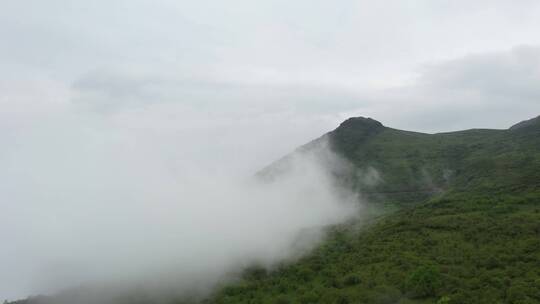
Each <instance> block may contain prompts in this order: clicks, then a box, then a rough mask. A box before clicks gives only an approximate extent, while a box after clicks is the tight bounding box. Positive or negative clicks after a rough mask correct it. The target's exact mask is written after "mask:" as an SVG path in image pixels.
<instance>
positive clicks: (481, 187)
mask: <svg viewBox="0 0 540 304" xmlns="http://www.w3.org/2000/svg"><path fill="white" fill-rule="evenodd" d="M330 138H331V140H332V144H333V146H334V148H335V150H336V151H338V152H339V153H341V154H342V155H344V156H345V157H346V158H347V159H349V160H350V161H351V162H352V163H353V164H354V165H356V166H357V168H358V169H359V171H361V172H365V171H366V170H367V169H366V168H369V167H372V168H376V169H377V170H378V172H379V174H380V177H381V180H382V182H381V183H379V184H377V185H375V186H370V185H369V183H368V184H366V183H365V182H363V180H362V178H358V177H356V176H348V177H345V179H346V180H347V182H349V183H350V184H351V185H352V186H353V187H356V188H357V189H360V190H362V191H363V192H367V193H370V196H371V198H372V200H374V201H376V202H385V201H392V202H394V203H395V204H397V205H399V206H400V209H399V211H397V212H394V213H392V214H388V215H386V216H383V217H381V218H380V219H378V220H377V221H375V222H374V223H373V224H372V225H371V226H370V227H369V228H368V229H363V230H361V231H360V232H358V231H356V229H354V228H352V227H354V226H353V225H343V226H341V227H335V228H334V229H333V230H332V232H331V233H330V236H329V238H328V240H327V241H326V242H325V243H324V244H323V245H322V246H320V247H319V248H318V249H317V250H316V251H315V252H313V253H312V254H311V255H309V256H307V257H305V258H303V259H302V260H300V261H298V262H297V263H295V264H293V265H288V266H283V267H280V268H279V269H277V270H275V271H272V272H271V273H266V272H265V271H263V270H256V271H251V272H248V273H247V274H246V278H245V279H244V280H243V281H242V282H240V283H238V284H237V285H234V286H229V287H226V288H224V289H222V290H221V291H220V292H218V293H217V294H216V295H215V296H214V297H213V298H212V299H211V300H208V302H209V303H540V123H539V121H538V119H536V120H533V121H532V122H529V123H526V124H524V126H523V127H521V128H515V129H512V130H468V131H462V132H452V133H442V134H434V135H429V134H421V133H415V132H406V131H400V130H394V129H390V128H386V127H383V126H382V125H379V124H378V123H377V122H376V121H373V120H366V119H361V118H358V119H353V120H348V121H346V122H345V123H343V124H342V125H341V126H340V128H338V129H336V130H335V131H333V132H331V133H330ZM362 170H363V171H362Z"/></svg>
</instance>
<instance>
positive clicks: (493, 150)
mask: <svg viewBox="0 0 540 304" xmlns="http://www.w3.org/2000/svg"><path fill="white" fill-rule="evenodd" d="M321 141H328V142H329V145H330V147H331V148H332V150H333V151H334V152H336V153H337V154H338V155H341V156H343V157H345V158H346V159H347V160H348V161H349V162H351V163H352V164H353V165H354V167H355V170H345V171H344V172H338V173H337V174H341V176H340V177H341V179H342V180H343V181H344V182H345V183H347V185H348V186H349V187H352V188H353V189H355V190H358V191H359V192H361V193H362V194H363V195H365V196H367V198H369V199H370V200H372V201H378V200H389V201H393V202H396V203H407V202H418V201H421V200H425V199H427V198H430V197H432V196H433V195H434V194H438V193H441V192H445V191H450V190H455V191H494V192H501V193H508V192H514V191H521V190H525V189H527V188H538V187H539V186H540V158H539V154H538V151H539V149H540V117H537V118H534V119H531V120H527V121H523V122H520V123H518V124H516V125H514V126H512V127H511V128H509V129H507V130H491V129H471V130H466V131H458V132H448V133H437V134H426V133H418V132H411V131H403V130H397V129H392V128H388V127H385V126H384V125H383V124H381V123H380V122H378V121H376V120H373V119H371V118H363V117H354V118H349V119H347V120H346V121H344V122H343V123H342V124H341V125H340V126H339V127H338V128H337V129H335V130H334V131H331V132H329V133H327V134H326V135H324V136H323V137H321V138H319V139H316V140H314V141H313V142H311V143H309V144H307V145H304V146H302V147H301V148H299V149H298V150H297V151H296V152H295V153H304V152H306V151H310V150H313V149H316V148H317V147H318V146H319V145H318V143H320V142H321ZM289 157H290V156H289ZM287 159H288V157H285V158H283V159H281V160H280V161H277V162H276V163H274V164H272V165H270V166H269V167H267V168H265V169H264V170H263V171H261V173H259V174H260V175H266V176H279V172H280V171H284V170H286V162H287Z"/></svg>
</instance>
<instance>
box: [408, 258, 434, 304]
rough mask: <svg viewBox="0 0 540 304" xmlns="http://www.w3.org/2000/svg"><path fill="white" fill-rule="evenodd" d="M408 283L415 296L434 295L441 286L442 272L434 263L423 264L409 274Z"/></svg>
mask: <svg viewBox="0 0 540 304" xmlns="http://www.w3.org/2000/svg"><path fill="white" fill-rule="evenodd" d="M406 285H407V290H408V291H409V292H410V294H411V296H413V297H418V298H425V297H433V296H435V295H436V291H437V289H438V288H439V287H440V286H441V274H440V272H439V270H438V269H437V268H436V267H434V266H432V265H422V266H420V267H418V268H416V269H415V270H414V271H413V272H412V273H411V274H410V275H409V277H408V278H407V283H406Z"/></svg>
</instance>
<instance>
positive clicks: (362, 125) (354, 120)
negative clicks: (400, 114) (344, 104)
mask: <svg viewBox="0 0 540 304" xmlns="http://www.w3.org/2000/svg"><path fill="white" fill-rule="evenodd" d="M382 127H384V126H383V124H382V123H380V122H378V121H376V120H375V119H373V118H370V117H351V118H349V119H347V120H345V121H344V122H342V123H341V124H340V125H339V127H338V128H337V129H349V128H353V129H368V130H369V129H379V128H382Z"/></svg>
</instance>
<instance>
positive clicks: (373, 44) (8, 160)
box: [0, 0, 540, 297]
mask: <svg viewBox="0 0 540 304" xmlns="http://www.w3.org/2000/svg"><path fill="white" fill-rule="evenodd" d="M539 32H540V2H539V1H536V0H520V1H509V0H508V1H502V0H500V1H498V0H478V1H458V0H447V1H443V0H424V1H421V0H417V1H389V0H388V1H353V0H339V1H322V0H295V1H290V0H275V1H266V0H264V1H262V0H257V1H253V0H231V1H209V0H197V1H179V0H152V1H149V0H148V1H146V0H125V1H120V0H106V1H105V0H93V1H73V0H48V1H43V0H2V1H1V2H0V145H1V147H2V149H1V151H0V165H1V167H2V168H4V169H3V170H2V171H3V173H2V174H0V182H1V183H2V185H1V186H0V191H1V192H0V206H2V208H3V214H4V217H5V218H4V219H2V216H0V220H2V222H4V223H6V221H4V220H5V219H6V218H8V217H10V216H16V215H21V214H25V213H24V212H23V213H21V212H18V211H17V210H16V207H14V206H21V205H24V202H25V199H22V198H21V197H23V196H18V195H22V194H25V195H26V194H28V197H34V198H35V197H39V195H37V194H35V193H33V192H32V191H33V189H34V188H32V187H34V186H36V185H37V186H40V187H44V188H43V189H47V188H46V187H47V183H42V182H43V181H45V180H48V179H50V176H51V172H53V173H54V174H53V175H54V178H55V181H57V184H58V185H62V184H63V183H65V182H66V181H68V182H71V181H72V180H71V179H73V183H74V184H77V179H76V178H83V180H84V181H85V182H87V183H92V182H96V181H97V182H99V181H103V180H104V179H107V176H108V174H109V172H108V171H105V170H104V169H100V168H106V169H109V168H111V170H112V171H114V170H115V169H114V168H117V169H118V168H124V169H125V168H127V167H129V168H132V167H133V166H132V165H133V164H135V167H136V164H142V163H146V164H145V165H144V166H143V167H141V168H137V167H136V168H135V169H133V168H132V169H130V170H133V171H129V172H128V173H129V174H131V175H137V174H143V173H146V172H148V171H152V170H156V172H157V173H156V172H154V173H155V175H156V176H159V177H160V179H157V180H167V178H169V177H170V176H171V175H172V176H174V178H178V176H177V175H175V174H176V173H175V172H177V171H182V172H184V173H183V174H182V176H186V173H185V172H192V171H204V172H205V174H203V176H207V174H208V172H213V173H216V174H217V173H219V174H224V172H225V173H226V174H231V172H232V174H235V175H238V176H241V175H249V174H252V173H253V172H255V171H256V170H258V169H259V168H261V167H263V166H265V165H267V164H268V163H269V162H271V161H273V160H275V159H277V158H279V157H281V156H282V155H283V154H285V153H287V152H289V151H291V150H293V149H294V148H295V147H297V146H299V145H301V144H303V143H305V142H307V141H309V140H311V139H314V138H316V137H319V136H320V135H322V134H323V133H325V132H327V131H330V130H332V129H334V128H335V127H336V126H337V125H338V124H339V123H340V122H341V121H342V120H344V119H346V118H347V117H349V116H369V117H372V118H374V119H377V120H379V121H381V122H382V123H383V124H385V125H387V126H391V127H396V128H402V129H409V130H415V131H423V132H443V131H452V130H459V129H466V128H475V127H486V128H507V127H509V126H510V125H512V124H514V123H516V122H518V121H520V120H524V119H527V118H531V117H534V116H537V115H539V114H540V35H539ZM126 158H129V160H127V161H126V160H125V159H126ZM148 158H151V159H152V162H148V161H147V159H148ZM123 161H126V163H122V164H120V165H118V167H115V166H116V164H118V163H119V162H120V163H121V162H123ZM77 164H83V165H84V166H78V165H77ZM5 168H7V169H5ZM156 168H160V169H156ZM136 169H140V170H139V171H140V172H142V173H140V172H139V171H137V170H136ZM145 170H146V171H145ZM167 170H170V171H174V170H176V171H174V172H172V173H171V172H169V171H167ZM165 171H167V173H166V174H165V173H164V172H165ZM138 172H139V173H138ZM152 172H153V171H152ZM129 174H128V175H129ZM120 176H122V177H123V176H124V175H120ZM109 179H110V181H111V182H113V177H109ZM137 180H139V181H140V180H143V181H146V180H145V179H137ZM141 183H142V184H144V182H141ZM77 187H80V185H78V186H76V187H74V188H73V189H72V190H73V191H76V190H77V189H78V188H77ZM111 187H112V186H111ZM60 188H61V187H60ZM126 188H129V185H127V186H126ZM153 190H155V192H156V193H157V192H159V190H160V189H159V187H157V188H155V189H153ZM77 191H78V190H77ZM26 192H28V193H26ZM40 193H41V192H40ZM2 204H3V205H2ZM10 208H11V209H10ZM5 210H8V211H10V210H11V211H10V212H5ZM27 220H31V219H27ZM10 221H11V222H17V219H13V218H11V219H10ZM52 221H54V219H53V220H52ZM38 226H39V225H36V227H38ZM1 228H2V230H3V231H4V232H3V234H2V233H0V236H3V237H5V238H6V239H2V242H1V245H0V246H10V244H12V240H10V239H9V238H10V237H12V238H14V237H15V235H18V236H17V237H20V235H21V234H15V233H10V230H9V229H15V228H13V227H9V229H8V228H6V227H1ZM66 229H69V227H68V226H66ZM13 250H15V251H17V250H16V248H15V249H13ZM2 251H3V250H2ZM15 251H14V252H15ZM10 252H11V251H10ZM12 257H13V256H12ZM34 258H35V257H34ZM29 259H30V258H29ZM6 261H8V260H7V259H5V257H3V256H2V255H1V254H0V266H3V267H7V266H6V264H8V262H6ZM3 264H4V265H3ZM9 265H11V267H12V268H11V270H10V271H7V272H4V273H5V274H4V279H6V276H7V277H9V276H12V275H14V274H15V273H17V270H18V269H21V267H20V266H21V265H17V263H12V262H9ZM0 268H1V267H0ZM21 273H22V274H21V275H20V281H18V282H19V283H17V284H19V285H17V286H14V287H4V290H2V291H3V292H4V293H6V294H7V295H6V296H9V297H16V296H22V295H25V294H28V293H29V292H31V291H35V289H32V288H30V287H28V286H29V285H28V282H26V278H25V277H24V276H25V275H27V274H28V273H31V271H30V270H28V272H24V271H23V270H21ZM14 284H15V283H14ZM0 285H3V286H7V284H6V283H5V281H4V282H2V277H1V276H0ZM1 296H2V295H0V297H1Z"/></svg>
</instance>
